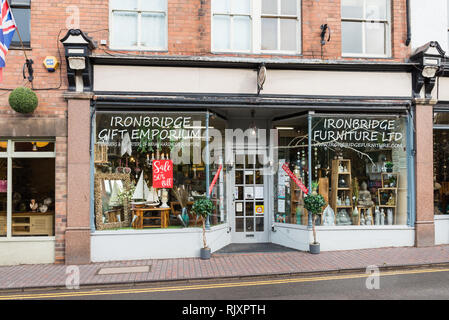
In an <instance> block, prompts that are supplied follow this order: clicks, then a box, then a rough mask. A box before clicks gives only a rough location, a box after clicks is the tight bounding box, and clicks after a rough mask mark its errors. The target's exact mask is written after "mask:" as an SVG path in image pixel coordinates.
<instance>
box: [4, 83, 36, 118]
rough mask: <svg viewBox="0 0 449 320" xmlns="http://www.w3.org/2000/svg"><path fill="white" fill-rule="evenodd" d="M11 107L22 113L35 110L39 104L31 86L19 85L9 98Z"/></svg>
mask: <svg viewBox="0 0 449 320" xmlns="http://www.w3.org/2000/svg"><path fill="white" fill-rule="evenodd" d="M8 102H9V105H10V106H11V108H12V109H13V110H14V111H16V112H20V113H31V112H33V111H34V110H35V109H36V107H37V104H38V100H37V96H36V94H35V93H34V92H33V90H31V89H30V88H25V87H19V88H16V89H14V90H13V91H12V92H11V94H10V95H9V98H8Z"/></svg>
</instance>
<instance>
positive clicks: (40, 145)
mask: <svg viewBox="0 0 449 320" xmlns="http://www.w3.org/2000/svg"><path fill="white" fill-rule="evenodd" d="M48 144H49V142H46V141H38V142H36V146H37V147H38V148H43V147H46V146H47V145H48Z"/></svg>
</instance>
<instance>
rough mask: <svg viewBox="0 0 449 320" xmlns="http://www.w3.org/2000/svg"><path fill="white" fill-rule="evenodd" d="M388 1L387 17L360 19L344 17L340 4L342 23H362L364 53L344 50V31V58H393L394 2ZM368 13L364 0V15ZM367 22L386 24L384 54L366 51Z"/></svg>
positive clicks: (342, 53)
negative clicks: (392, 17) (392, 18)
mask: <svg viewBox="0 0 449 320" xmlns="http://www.w3.org/2000/svg"><path fill="white" fill-rule="evenodd" d="M385 1H386V4H385V6H386V8H387V12H386V17H385V19H365V18H363V19H359V18H344V17H343V15H341V12H342V8H343V6H342V4H340V15H341V23H340V25H342V24H343V22H357V23H361V24H362V50H363V53H351V52H343V33H342V37H341V38H342V42H341V45H342V46H341V56H342V57H344V58H391V48H392V45H391V28H392V21H391V10H392V7H391V6H392V2H391V0H385ZM365 14H366V0H363V16H365ZM367 23H383V25H384V27H385V28H384V32H385V34H384V36H385V41H384V52H385V53H384V54H374V53H366V34H365V30H366V29H365V26H366V24H367Z"/></svg>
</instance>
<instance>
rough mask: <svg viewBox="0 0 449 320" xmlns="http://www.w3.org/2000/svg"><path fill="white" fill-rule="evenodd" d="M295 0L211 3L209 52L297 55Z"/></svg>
mask: <svg viewBox="0 0 449 320" xmlns="http://www.w3.org/2000/svg"><path fill="white" fill-rule="evenodd" d="M300 12H301V1H299V0H213V1H212V50H213V51H230V52H252V53H258V52H273V53H287V54H292V53H299V52H300V43H301V42H300V38H301V37H300V34H301V30H300V28H301V26H300V17H301V14H300Z"/></svg>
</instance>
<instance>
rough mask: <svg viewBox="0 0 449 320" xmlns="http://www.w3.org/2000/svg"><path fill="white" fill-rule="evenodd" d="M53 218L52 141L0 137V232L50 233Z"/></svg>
mask: <svg viewBox="0 0 449 320" xmlns="http://www.w3.org/2000/svg"><path fill="white" fill-rule="evenodd" d="M2 151H5V152H2ZM8 217H10V220H8ZM7 221H11V225H10V226H8V224H7ZM54 221H55V150H54V142H53V141H13V140H8V141H0V235H1V236H6V235H7V230H8V227H9V228H10V230H11V235H12V236H13V237H27V236H54V234H55V227H54Z"/></svg>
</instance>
